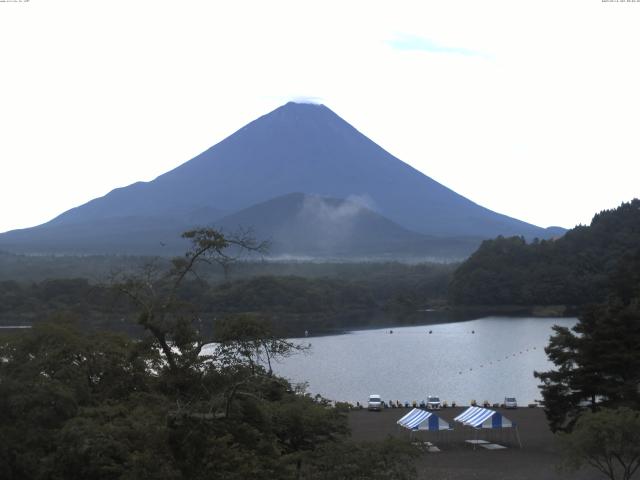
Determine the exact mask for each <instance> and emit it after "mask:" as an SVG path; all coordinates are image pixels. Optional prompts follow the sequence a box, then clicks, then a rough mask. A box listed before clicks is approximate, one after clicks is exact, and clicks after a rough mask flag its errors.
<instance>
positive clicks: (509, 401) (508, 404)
mask: <svg viewBox="0 0 640 480" xmlns="http://www.w3.org/2000/svg"><path fill="white" fill-rule="evenodd" d="M504 408H518V402H516V397H504Z"/></svg>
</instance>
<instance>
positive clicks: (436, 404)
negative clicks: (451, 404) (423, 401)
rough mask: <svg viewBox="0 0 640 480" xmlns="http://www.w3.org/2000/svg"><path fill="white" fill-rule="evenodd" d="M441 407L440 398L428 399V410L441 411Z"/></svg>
mask: <svg viewBox="0 0 640 480" xmlns="http://www.w3.org/2000/svg"><path fill="white" fill-rule="evenodd" d="M440 407H442V403H441V402H440V397H434V396H428V397H427V409H429V410H440Z"/></svg>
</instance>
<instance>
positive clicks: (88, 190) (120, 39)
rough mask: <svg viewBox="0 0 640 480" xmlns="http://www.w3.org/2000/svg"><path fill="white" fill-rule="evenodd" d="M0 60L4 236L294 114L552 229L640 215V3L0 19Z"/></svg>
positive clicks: (160, 5)
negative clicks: (272, 116) (248, 128)
mask: <svg viewBox="0 0 640 480" xmlns="http://www.w3.org/2000/svg"><path fill="white" fill-rule="evenodd" d="M0 45H1V47H0V69H1V70H0V162H1V163H0V165H1V166H2V170H1V172H2V173H1V176H0V178H1V188H0V204H1V205H2V207H1V210H0V212H1V214H0V232H1V231H5V230H10V229H14V228H21V227H28V226H33V225H36V224H40V223H43V222H45V221H47V220H50V219H51V218H53V217H54V216H56V215H58V214H59V213H61V212H63V211H65V210H67V209H69V208H72V207H74V206H77V205H80V204H82V203H84V202H86V201H88V200H90V199H92V198H95V197H98V196H102V195H104V194H106V193H107V192H109V191H110V190H112V189H113V188H116V187H121V186H125V185H128V184H131V183H133V182H136V181H139V180H144V181H148V180H152V179H153V178H155V177H157V176H158V175H160V174H162V173H163V172H165V171H167V170H170V169H172V168H174V167H176V166H178V165H179V164H181V163H184V162H185V161H187V160H189V159H190V158H192V157H194V156H195V155H197V154H198V153H200V152H201V151H203V150H205V149H207V148H208V147H210V146H211V145H213V144H215V143H217V142H219V141H220V140H222V139H223V138H224V137H226V136H227V135H229V134H231V133H233V132H234V131H235V130H237V129H238V128H240V127H242V126H243V125H244V124H246V123H247V122H249V121H251V120H253V119H255V118H256V117H258V116H260V115H263V114H265V113H267V112H269V111H271V110H273V109H274V108H276V107H278V106H279V105H281V104H283V103H285V102H287V101H289V100H296V99H297V100H300V99H309V100H313V101H319V102H321V103H324V104H325V105H327V106H328V107H329V108H331V109H332V110H333V111H335V112H336V113H337V114H338V115H340V116H342V117H343V118H344V119H345V120H347V121H348V122H349V123H351V124H352V125H354V126H355V127H356V128H357V129H359V130H360V131H361V132H362V133H364V134H365V135H367V136H368V137H369V138H371V139H372V140H373V141H375V142H376V143H378V144H379V145H381V146H382V147H384V148H385V149H386V150H388V151H389V152H391V153H392V154H393V155H395V156H396V157H398V158H400V159H401V160H403V161H404V162H406V163H408V164H410V165H412V166H413V167H415V168H417V169H418V170H420V171H422V172H423V173H425V174H426V175H428V176H430V177H432V178H433V179H435V180H437V181H439V182H440V183H442V184H444V185H446V186H448V187H450V188H451V189H453V190H455V191H456V192H458V193H460V194H462V195H464V196H466V197H468V198H469V199H471V200H473V201H475V202H476V203H479V204H481V205H483V206H486V207H488V208H490V209H492V210H495V211H498V212H500V213H504V214H507V215H510V216H513V217H516V218H519V219H522V220H525V221H528V222H531V223H534V224H536V225H540V226H549V225H561V226H564V227H572V226H574V225H576V224H578V223H589V222H590V220H591V217H592V216H593V214H594V213H595V212H597V211H600V210H602V209H605V208H613V207H616V206H617V205H619V204H620V203H621V202H623V201H628V200H631V199H632V198H633V197H637V196H640V175H639V173H640V114H639V112H640V2H634V3H632V2H629V3H626V2H623V3H621V2H603V1H602V0H576V1H563V0H555V1H545V0H535V1H534V0H528V1H515V0H507V1H482V0H473V1H462V0H456V1H452V2H446V1H434V2H429V1H424V0H423V1H416V2H403V1H398V0H394V1H393V2H390V1H384V2H375V1H366V2H357V1H349V2H347V1H341V2H328V1H326V0H325V1H317V2H307V1H301V0H296V1H291V2H279V1H275V0H270V1H255V2H245V1H237V0H236V1H224V2H223V1H220V2H211V1H186V0H173V1H161V0H148V1H141V0H138V1H135V2H133V1H107V0H103V1H89V0H79V1H63V0H60V1H57V0H29V1H26V0H22V2H17V1H15V0H0Z"/></svg>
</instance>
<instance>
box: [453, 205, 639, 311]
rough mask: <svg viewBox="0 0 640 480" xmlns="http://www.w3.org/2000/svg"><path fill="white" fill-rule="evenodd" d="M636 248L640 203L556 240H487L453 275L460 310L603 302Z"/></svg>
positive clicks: (602, 216) (605, 213)
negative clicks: (611, 282)
mask: <svg viewBox="0 0 640 480" xmlns="http://www.w3.org/2000/svg"><path fill="white" fill-rule="evenodd" d="M639 244H640V200H638V199H635V200H633V201H631V202H629V203H624V204H622V205H621V206H620V207H618V208H617V209H615V210H607V211H603V212H601V213H598V214H597V215H595V216H594V217H593V221H592V222H591V225H590V226H578V227H576V228H574V229H572V230H570V231H568V232H567V233H566V234H565V235H564V236H563V237H561V238H559V239H556V240H542V241H537V240H536V241H533V242H532V243H529V244H528V243H526V242H525V240H524V239H523V238H521V237H512V238H503V237H498V238H497V239H495V240H487V241H485V242H483V243H482V245H481V246H480V248H479V249H478V250H477V251H476V252H475V253H474V254H473V255H472V256H471V257H470V258H469V259H468V260H467V261H466V262H464V263H463V264H462V265H461V266H460V267H459V268H458V269H457V270H456V272H455V274H454V277H453V280H452V282H451V285H450V290H449V299H450V301H451V302H452V303H455V304H462V305H560V304H562V305H572V306H576V305H586V304H589V303H593V302H601V301H604V300H605V298H606V295H607V289H608V284H609V276H610V275H611V274H613V272H614V271H615V269H616V268H617V266H618V264H619V263H620V260H621V259H622V258H624V257H625V256H626V255H629V254H633V253H634V251H635V249H636V248H637V246H638V245H639Z"/></svg>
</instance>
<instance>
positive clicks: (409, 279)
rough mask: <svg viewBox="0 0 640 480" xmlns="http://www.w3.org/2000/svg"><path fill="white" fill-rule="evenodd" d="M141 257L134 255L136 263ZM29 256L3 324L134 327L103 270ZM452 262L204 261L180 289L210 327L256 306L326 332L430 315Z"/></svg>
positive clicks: (6, 302)
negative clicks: (229, 264)
mask: <svg viewBox="0 0 640 480" xmlns="http://www.w3.org/2000/svg"><path fill="white" fill-rule="evenodd" d="M9 258H11V256H9ZM0 260H1V259H0ZM143 260H144V259H142V258H131V259H129V261H130V262H131V263H132V264H133V268H132V270H133V271H135V270H136V268H137V267H138V266H139V265H140V264H142V263H143ZM24 261H25V262H31V263H27V266H28V267H29V269H28V270H30V271H31V274H30V275H29V276H23V277H22V278H21V279H20V280H19V281H16V280H3V279H2V275H0V326H2V325H32V324H37V323H40V322H42V321H45V320H47V319H51V318H55V317H56V316H58V315H60V314H64V315H65V316H66V317H68V318H75V319H76V320H77V321H78V323H79V324H80V325H81V326H82V327H84V328H89V329H96V328H98V329H103V328H108V329H111V330H122V329H124V330H126V331H127V332H129V333H134V334H135V333H136V332H134V331H131V327H132V326H131V323H130V322H125V321H123V319H124V318H125V317H127V316H129V315H131V313H132V311H133V310H134V308H133V306H132V305H131V304H130V302H128V301H127V299H126V298H123V297H122V296H121V295H119V294H118V293H117V292H116V291H115V290H114V289H113V288H112V287H111V286H110V284H109V282H100V281H96V278H97V277H99V276H100V275H96V274H91V271H90V269H89V270H86V271H85V270H83V269H79V268H78V265H75V264H69V263H68V261H67V260H66V259H65V257H62V258H60V259H58V261H56V259H55V258H30V257H26V258H25V259H24ZM126 261H127V258H126V257H123V258H118V257H116V258H114V266H121V263H124V262H126ZM147 261H150V259H147ZM165 262H166V261H165V260H163V259H159V266H160V267H162V268H165V267H166V265H165ZM87 263H88V264H90V265H91V264H93V265H94V266H95V268H96V270H97V272H96V273H98V272H100V271H104V269H105V266H106V265H107V263H106V261H104V260H103V258H102V257H87ZM103 263H104V264H103ZM19 264H20V263H18V265H19ZM0 265H1V261H0ZM56 265H60V272H59V273H60V274H61V276H62V274H65V273H66V274H69V275H70V274H73V273H76V274H77V273H80V274H87V275H88V276H90V277H93V278H91V279H89V278H84V277H72V278H48V279H43V278H42V275H43V274H47V273H52V272H53V271H55V268H54V267H55V266H56ZM31 267H32V268H31ZM205 267H206V266H205ZM454 268H455V266H454V265H442V264H419V265H404V264H400V263H386V264H312V263H309V264H279V263H275V264H267V263H264V264H262V263H239V264H237V265H235V266H234V269H232V270H231V275H230V277H231V278H229V279H228V280H224V276H223V275H222V274H221V273H220V271H219V269H217V270H216V269H214V268H213V267H212V268H211V269H210V270H207V269H206V268H203V270H202V272H201V275H200V277H199V278H197V279H190V280H189V281H185V282H184V283H183V284H182V285H181V288H180V290H179V292H178V294H179V297H180V299H181V300H182V301H184V302H188V303H189V304H192V305H194V306H195V307H197V309H198V310H199V311H200V312H201V313H202V316H203V318H205V319H206V323H207V324H208V326H209V327H212V326H213V323H215V321H214V319H215V318H218V319H219V318H222V317H223V316H225V315H236V314H245V313H251V314H259V315H262V316H264V317H268V318H270V319H271V320H272V322H273V325H274V327H275V328H276V329H277V330H278V332H279V333H282V334H286V335H301V334H303V333H304V331H305V330H310V331H311V332H312V333H320V332H328V331H341V330H344V329H345V328H354V327H364V326H370V325H372V324H375V323H376V322H382V323H385V322H386V323H394V324H395V323H411V322H414V321H420V318H422V317H423V316H424V314H422V313H421V312H419V310H424V309H425V308H426V307H431V306H433V305H442V304H443V303H444V302H445V301H446V295H447V285H448V283H449V281H450V279H451V274H452V272H453V270H454ZM130 271H131V270H130ZM27 278H30V280H27Z"/></svg>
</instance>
